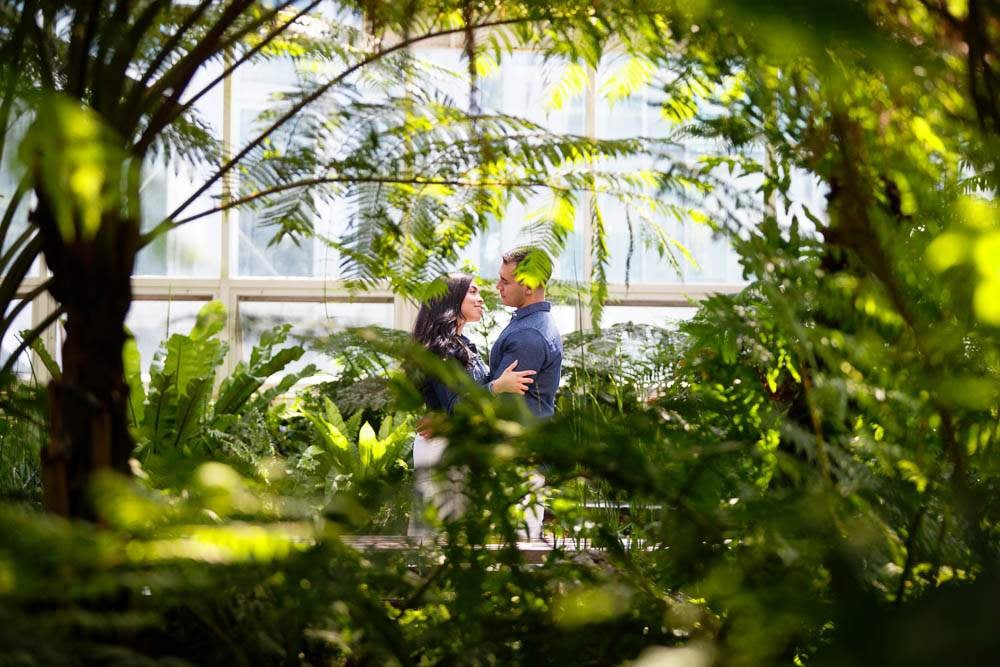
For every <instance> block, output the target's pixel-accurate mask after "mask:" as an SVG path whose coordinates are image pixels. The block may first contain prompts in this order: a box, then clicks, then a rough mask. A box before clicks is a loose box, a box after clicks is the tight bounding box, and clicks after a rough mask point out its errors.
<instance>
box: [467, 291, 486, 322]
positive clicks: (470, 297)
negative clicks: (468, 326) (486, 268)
mask: <svg viewBox="0 0 1000 667" xmlns="http://www.w3.org/2000/svg"><path fill="white" fill-rule="evenodd" d="M481 319H483V297H482V296H480V294H479V288H478V287H477V286H476V283H470V284H469V291H468V292H466V293H465V298H464V299H463V300H462V321H463V322H478V321H479V320H481Z"/></svg>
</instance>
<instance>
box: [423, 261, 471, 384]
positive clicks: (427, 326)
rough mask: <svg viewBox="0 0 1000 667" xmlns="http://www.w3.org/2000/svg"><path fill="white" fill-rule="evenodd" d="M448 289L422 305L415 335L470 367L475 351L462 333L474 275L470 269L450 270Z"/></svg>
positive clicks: (430, 348) (441, 355)
mask: <svg viewBox="0 0 1000 667" xmlns="http://www.w3.org/2000/svg"><path fill="white" fill-rule="evenodd" d="M445 284H446V285H447V286H448V291H447V292H445V293H444V295H442V296H440V297H438V298H436V299H431V300H430V301H428V302H426V303H425V304H424V305H422V306H421V307H420V312H419V313H418V314H417V322H416V324H414V325H413V339H414V340H416V341H417V342H418V343H420V344H421V345H423V346H424V347H426V348H427V349H428V350H430V351H431V352H433V353H434V354H435V355H437V356H439V357H441V358H444V359H446V358H448V357H454V358H455V359H458V362H459V363H460V364H462V365H463V366H465V367H466V368H468V367H469V366H470V364H471V363H472V351H471V350H470V349H469V348H468V347H467V346H466V345H465V343H463V342H462V340H461V339H460V338H459V337H458V333H457V328H458V318H459V317H461V315H462V301H464V300H465V295H466V294H468V292H469V285H471V284H472V276H470V275H469V274H467V273H449V274H448V275H446V276H445Z"/></svg>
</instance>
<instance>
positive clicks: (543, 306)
mask: <svg viewBox="0 0 1000 667" xmlns="http://www.w3.org/2000/svg"><path fill="white" fill-rule="evenodd" d="M550 310H552V304H551V303H549V302H548V301H539V302H538V303H533V304H531V305H530V306H524V307H523V308H518V309H517V310H515V311H514V319H515V320H517V319H520V318H522V317H526V316H528V315H531V314H532V313H538V312H542V311H550Z"/></svg>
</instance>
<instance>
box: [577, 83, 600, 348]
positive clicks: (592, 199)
mask: <svg viewBox="0 0 1000 667" xmlns="http://www.w3.org/2000/svg"><path fill="white" fill-rule="evenodd" d="M583 118H584V125H585V129H584V133H585V134H586V135H587V136H588V137H590V138H591V139H596V138H597V70H596V69H595V68H594V67H588V68H587V92H586V95H585V97H584V104H583ZM591 171H593V169H591ZM596 208H597V195H596V194H594V193H593V192H588V193H587V206H586V211H585V215H584V219H583V224H582V225H581V227H582V229H581V230H580V233H581V234H582V235H583V277H584V281H585V284H587V285H589V284H590V281H591V274H592V273H593V271H594V257H593V250H594V248H593V239H592V238H591V237H592V236H593V234H594V229H593V225H592V224H591V220H593V217H594V210H595V209H596ZM590 316H591V309H590V300H589V299H587V300H583V301H581V302H580V303H579V307H578V308H577V309H576V318H577V320H576V328H577V330H579V331H584V330H586V329H587V328H589V327H590Z"/></svg>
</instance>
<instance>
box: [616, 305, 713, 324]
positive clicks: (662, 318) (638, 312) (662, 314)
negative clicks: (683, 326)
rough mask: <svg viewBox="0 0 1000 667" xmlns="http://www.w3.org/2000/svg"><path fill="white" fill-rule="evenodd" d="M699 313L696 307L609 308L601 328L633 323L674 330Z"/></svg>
mask: <svg viewBox="0 0 1000 667" xmlns="http://www.w3.org/2000/svg"><path fill="white" fill-rule="evenodd" d="M697 312H698V309H697V308H696V307H694V306H607V307H605V309H604V313H603V314H602V316H601V326H602V327H609V326H611V325H612V324H619V323H623V322H633V323H635V324H653V325H656V326H658V327H665V328H668V329H673V328H676V327H677V323H678V322H681V321H683V320H689V319H691V318H692V317H694V315H695V313H697Z"/></svg>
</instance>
